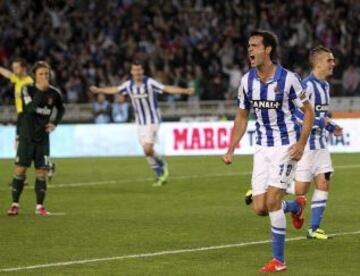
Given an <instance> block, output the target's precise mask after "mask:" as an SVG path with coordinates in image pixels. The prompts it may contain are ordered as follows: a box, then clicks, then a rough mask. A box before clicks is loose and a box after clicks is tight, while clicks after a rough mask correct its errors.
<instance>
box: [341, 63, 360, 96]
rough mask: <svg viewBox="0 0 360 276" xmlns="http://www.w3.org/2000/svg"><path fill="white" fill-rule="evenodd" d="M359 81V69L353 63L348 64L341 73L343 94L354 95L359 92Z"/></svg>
mask: <svg viewBox="0 0 360 276" xmlns="http://www.w3.org/2000/svg"><path fill="white" fill-rule="evenodd" d="M359 82H360V76H359V71H358V69H357V68H356V67H355V66H354V65H353V64H350V65H349V67H348V68H347V69H346V70H345V72H344V73H343V75H342V87H343V90H344V95H345V96H355V94H359V91H358V90H359Z"/></svg>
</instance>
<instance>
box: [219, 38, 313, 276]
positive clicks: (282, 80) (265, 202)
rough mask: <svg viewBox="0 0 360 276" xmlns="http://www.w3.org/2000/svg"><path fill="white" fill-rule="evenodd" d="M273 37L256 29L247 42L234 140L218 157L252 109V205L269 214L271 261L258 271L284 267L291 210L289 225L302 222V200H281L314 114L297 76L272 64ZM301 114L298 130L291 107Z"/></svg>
mask: <svg viewBox="0 0 360 276" xmlns="http://www.w3.org/2000/svg"><path fill="white" fill-rule="evenodd" d="M277 46H278V43H277V37H276V36H275V35H274V34H273V33H271V32H267V31H254V32H253V33H251V34H250V37H249V41H248V56H249V60H250V65H251V67H252V68H251V69H250V70H249V72H247V73H246V74H245V75H244V76H243V78H242V79H241V83H240V87H239V94H238V104H239V109H238V111H237V114H236V117H235V122H234V131H233V135H232V140H231V143H230V146H229V149H228V151H227V153H226V154H225V155H224V156H223V157H222V159H223V161H224V162H225V163H226V164H231V163H232V161H233V155H234V151H235V148H236V145H237V143H238V142H239V141H240V139H241V138H242V137H243V135H244V133H245V131H246V127H247V122H248V115H249V112H250V110H253V111H254V115H255V118H256V133H257V141H256V144H257V146H256V149H255V154H254V167H253V173H252V183H251V185H252V190H253V200H254V209H255V212H256V213H257V214H258V215H267V214H268V215H269V217H270V224H271V233H272V249H273V259H272V260H271V261H270V262H269V263H267V264H266V265H265V266H263V267H262V268H261V269H260V272H264V273H267V272H278V271H283V270H286V269H287V266H286V265H285V259H284V248H285V232H286V218H285V212H291V214H292V218H293V225H294V227H295V228H297V229H298V228H301V227H302V225H303V222H304V219H303V213H304V207H305V199H304V198H302V197H299V198H297V199H296V200H295V201H288V202H285V201H283V200H282V199H283V196H284V194H285V190H286V187H287V185H288V184H289V183H290V182H291V181H292V180H293V176H294V173H295V168H296V164H297V161H298V160H300V158H301V156H302V154H303V151H304V148H305V145H306V141H307V139H308V137H309V134H310V131H311V128H312V124H313V119H314V113H313V109H312V107H311V105H310V103H309V101H308V96H307V92H306V91H305V90H304V87H303V85H302V83H301V81H300V79H299V78H298V77H297V76H296V75H295V74H294V73H293V72H291V71H289V70H286V69H285V68H283V67H281V66H280V64H278V63H276V51H277ZM296 107H298V108H300V109H301V110H302V111H303V113H304V123H303V128H302V129H301V128H300V126H299V125H298V124H296V118H295V110H296Z"/></svg>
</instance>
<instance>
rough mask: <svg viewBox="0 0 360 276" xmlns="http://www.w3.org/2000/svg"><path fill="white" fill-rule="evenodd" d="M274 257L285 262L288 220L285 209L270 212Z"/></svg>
mask: <svg viewBox="0 0 360 276" xmlns="http://www.w3.org/2000/svg"><path fill="white" fill-rule="evenodd" d="M269 217H270V224H271V237H272V250H273V257H274V258H275V259H277V260H278V261H280V262H284V261H285V260H284V250H285V233H286V218H285V213H284V210H283V209H280V210H277V211H274V212H269Z"/></svg>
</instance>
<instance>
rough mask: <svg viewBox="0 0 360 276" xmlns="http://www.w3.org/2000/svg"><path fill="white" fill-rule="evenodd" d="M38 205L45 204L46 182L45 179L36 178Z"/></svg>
mask: <svg viewBox="0 0 360 276" xmlns="http://www.w3.org/2000/svg"><path fill="white" fill-rule="evenodd" d="M35 193H36V204H41V205H42V204H43V203H44V200H45V194H46V181H45V179H44V178H39V177H37V178H36V181H35Z"/></svg>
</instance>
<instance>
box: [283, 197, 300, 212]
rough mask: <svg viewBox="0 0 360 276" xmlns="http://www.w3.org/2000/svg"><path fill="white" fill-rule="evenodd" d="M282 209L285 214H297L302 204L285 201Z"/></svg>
mask: <svg viewBox="0 0 360 276" xmlns="http://www.w3.org/2000/svg"><path fill="white" fill-rule="evenodd" d="M282 207H283V208H282V209H283V210H284V213H288V212H291V213H294V214H297V213H298V212H299V211H300V204H299V203H297V202H296V201H295V200H292V201H288V200H283V201H282Z"/></svg>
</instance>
